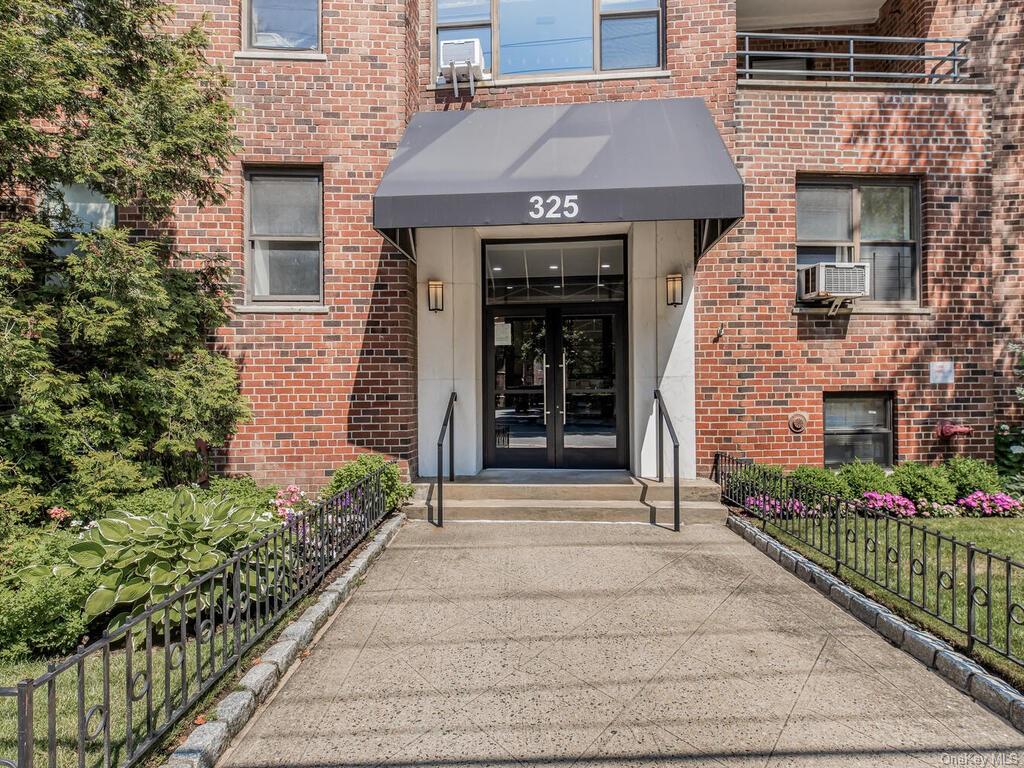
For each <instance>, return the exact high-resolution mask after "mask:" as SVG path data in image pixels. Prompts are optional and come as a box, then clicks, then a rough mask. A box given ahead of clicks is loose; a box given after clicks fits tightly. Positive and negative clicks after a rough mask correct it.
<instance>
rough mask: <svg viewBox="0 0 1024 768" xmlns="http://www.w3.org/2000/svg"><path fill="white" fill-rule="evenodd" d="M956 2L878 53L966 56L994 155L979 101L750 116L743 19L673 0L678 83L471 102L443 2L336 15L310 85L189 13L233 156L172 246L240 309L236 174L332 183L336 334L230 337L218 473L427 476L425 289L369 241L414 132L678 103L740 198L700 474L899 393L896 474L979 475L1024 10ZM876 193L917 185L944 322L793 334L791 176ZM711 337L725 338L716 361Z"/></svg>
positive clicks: (704, 395)
mask: <svg viewBox="0 0 1024 768" xmlns="http://www.w3.org/2000/svg"><path fill="white" fill-rule="evenodd" d="M945 3H953V0H918V1H917V2H914V0H890V2H889V3H887V5H886V6H885V8H884V9H883V14H882V20H881V21H880V23H879V26H878V31H880V32H884V33H885V34H915V35H918V34H920V35H926V34H930V35H952V34H970V35H972V36H973V37H974V38H975V42H974V43H972V46H974V49H973V52H974V54H975V55H976V56H977V61H978V64H977V69H978V71H979V73H981V74H986V75H987V76H989V77H991V80H992V82H993V85H994V86H995V94H994V97H993V98H994V101H993V103H992V105H991V106H992V109H991V112H992V118H991V119H992V123H991V133H992V135H991V136H990V135H989V131H990V126H989V124H988V122H987V121H988V119H989V109H990V104H989V102H988V100H987V99H986V97H984V96H981V95H978V94H975V93H960V94H950V93H923V92H909V91H907V92H902V93H897V92H885V91H877V90H876V91H869V90H861V91H842V90H812V91H808V90H799V89H792V90H788V91H787V90H781V91H780V90H772V89H768V88H763V87H756V88H743V89H741V90H740V91H739V93H738V95H737V88H736V83H735V75H734V66H735V62H734V46H735V5H734V3H733V2H722V1H720V0H719V1H713V2H701V1H700V0H668V2H667V4H666V21H667V34H666V36H667V50H666V59H667V61H666V67H667V69H668V70H670V72H671V74H670V75H669V76H665V77H657V78H649V79H648V78H643V79H641V78H634V79H623V80H606V81H590V82H576V83H562V84H550V83H549V84H543V85H540V84H534V85H525V84H524V85H516V86H503V87H485V88H481V89H480V90H479V91H478V93H477V96H476V98H475V99H469V98H468V97H466V96H465V95H464V96H463V97H462V98H460V99H458V100H455V99H453V98H452V96H451V94H450V91H447V90H434V89H432V88H431V85H432V84H433V80H434V73H433V72H432V71H431V68H430V42H431V37H432V24H431V19H432V13H433V10H432V6H433V2H432V0H384V1H383V2H380V3H375V4H372V5H371V4H365V3H357V2H352V1H340V0H324V3H323V8H324V14H323V17H324V21H323V42H324V52H325V54H326V57H327V61H303V62H293V61H287V62H286V61H273V60H257V61H252V60H241V59H236V58H235V57H234V53H235V51H237V50H239V49H240V47H241V46H240V30H241V20H240V17H239V8H240V6H241V3H240V2H239V0H232V2H220V0H217V2H214V0H205V1H204V0H190V1H189V2H185V3H183V4H181V6H180V10H181V13H180V19H181V20H182V21H193V22H196V21H198V20H199V19H200V17H201V15H202V14H203V13H209V14H211V16H210V20H209V21H208V22H207V23H206V26H207V28H208V29H209V30H210V32H211V34H212V36H213V40H214V53H213V58H214V59H215V60H216V61H218V62H219V63H221V64H223V65H224V67H225V68H226V70H227V72H228V74H229V75H230V77H231V78H232V79H233V81H234V87H233V92H234V98H235V103H236V105H237V107H238V109H239V116H238V132H239V136H240V139H241V142H242V147H241V150H240V153H239V157H238V159H237V161H236V162H235V164H234V165H233V167H232V169H231V172H230V174H229V176H228V179H227V181H228V185H229V191H228V199H227V201H226V203H225V204H224V205H223V206H220V207H218V208H215V209H210V210H206V211H201V212H200V211H196V210H195V209H194V208H190V207H188V206H185V205H183V206H182V207H181V208H180V210H179V212H178V215H177V216H176V219H175V221H174V222H173V224H172V228H173V232H174V234H175V237H176V242H177V245H178V247H179V248H181V249H187V250H189V251H192V252H194V253H197V254H200V255H201V254H205V253H217V254H221V255H224V256H226V257H227V258H228V259H229V260H230V262H231V263H232V265H233V267H234V282H235V286H236V288H237V289H238V290H239V291H240V289H241V281H242V264H243V258H244V250H243V249H244V245H245V244H244V242H243V236H244V229H243V199H242V184H241V180H242V169H243V164H258V163H289V164H291V163H309V164H315V165H320V166H322V167H323V171H324V190H325V269H326V288H325V291H326V294H325V295H326V304H327V307H328V312H327V313H325V314H311V315H301V314H289V313H276V314H239V315H237V316H236V317H235V319H234V320H233V321H232V322H231V323H229V325H228V326H227V327H226V328H225V329H223V331H222V333H220V334H218V337H217V338H216V339H215V340H214V341H215V343H216V344H218V345H219V346H220V347H221V348H223V349H225V350H226V351H227V352H228V353H229V354H231V355H232V356H233V357H234V358H235V359H237V360H238V361H239V363H240V366H241V371H242V380H243V388H244V391H245V392H246V394H247V395H248V396H249V398H250V400H251V402H252V404H253V410H254V418H253V420H252V422H251V423H249V424H247V425H245V426H243V427H242V429H241V430H240V431H239V434H238V436H237V437H236V439H235V440H234V441H233V442H232V444H231V446H230V449H229V450H228V451H227V452H226V453H225V454H224V455H223V456H222V457H221V463H222V467H223V468H224V469H226V470H228V471H232V472H250V473H253V474H255V475H256V476H257V477H258V478H260V479H264V480H268V481H269V480H274V481H285V480H288V481H291V480H298V481H299V482H300V483H301V484H303V485H305V486H307V487H316V486H319V485H321V484H322V483H323V482H324V481H325V479H326V477H327V475H328V474H329V473H330V471H331V470H332V469H333V468H334V467H336V466H337V465H338V464H339V463H341V462H342V461H344V460H346V459H347V458H350V457H351V456H352V455H353V454H354V453H356V452H357V451H361V450H367V449H369V450H380V451H384V452H387V453H392V454H393V455H395V456H397V457H398V458H399V459H400V460H401V461H402V463H403V466H404V467H405V468H406V469H407V470H409V471H412V472H414V471H415V466H416V434H415V430H416V371H415V360H416V354H415V346H416V341H415V336H416V332H415V300H416V299H415V290H414V274H415V269H414V267H413V266H412V265H410V264H409V263H408V262H407V261H405V260H404V258H403V257H401V256H399V255H398V254H397V253H395V252H394V250H393V249H391V248H390V247H388V246H386V245H385V244H384V243H383V241H382V240H381V239H380V237H379V236H377V235H376V233H375V232H374V231H373V229H372V227H371V214H372V193H373V191H374V189H375V187H376V184H377V181H378V180H379V178H380V175H381V173H382V172H383V170H384V168H385V167H386V165H387V162H388V161H389V160H390V157H391V155H392V153H393V151H394V148H395V147H396V145H397V142H398V140H399V138H400V136H401V133H402V129H403V127H404V125H405V121H406V119H407V118H408V116H409V115H410V114H411V113H412V112H414V111H415V110H417V109H465V108H469V107H471V106H472V105H473V104H476V105H478V106H491V107H498V106H520V105H530V104H543V103H556V102H558V103H569V102H580V101H595V100H616V99H637V98H665V97H672V96H701V97H703V98H704V99H705V100H706V101H707V103H708V105H709V108H710V109H711V111H712V113H713V114H714V115H715V118H716V120H717V122H718V125H719V127H720V129H721V131H722V132H723V134H724V135H725V137H726V141H727V143H729V144H730V147H731V149H732V150H733V152H734V155H735V156H736V158H737V160H738V162H739V164H740V166H741V169H742V172H743V174H744V176H745V178H746V182H747V184H748V192H747V195H748V197H747V200H748V217H747V220H746V221H745V222H744V223H743V225H742V226H741V227H740V228H739V229H738V230H736V231H735V232H734V233H733V234H732V235H731V236H730V237H729V238H728V240H727V242H725V243H724V244H722V245H720V246H719V247H718V248H717V249H716V250H715V251H714V252H713V253H712V254H711V255H709V256H708V257H706V258H705V259H704V260H703V262H702V263H701V265H700V267H699V268H698V277H697V279H698V302H699V304H698V307H697V309H698V312H697V323H698V327H697V339H698V342H697V345H698V349H697V351H698V370H697V377H698V420H699V423H698V442H699V445H698V449H699V460H700V463H701V465H702V468H703V469H707V467H708V465H709V463H710V459H711V456H712V454H713V451H714V450H716V449H719V448H733V449H738V450H742V451H745V452H748V453H749V454H750V455H759V456H762V457H765V458H769V457H771V458H777V457H785V458H786V459H787V460H788V461H790V462H791V463H799V462H804V461H807V462H812V463H818V462H820V461H821V455H822V434H821V396H822V392H823V391H829V390H838V389H867V388H870V389H875V388H878V389H890V390H893V391H895V392H896V394H897V421H898V423H897V429H898V450H899V455H900V458H904V459H907V458H921V459H930V458H935V457H937V456H939V455H941V454H942V453H943V452H945V451H946V450H948V447H947V446H945V445H943V444H941V443H940V442H939V441H937V440H936V439H935V438H934V436H933V430H934V428H935V424H936V422H937V420H938V418H940V417H941V418H946V417H956V418H959V419H962V420H963V421H964V422H965V423H968V424H970V425H972V426H974V427H975V428H976V433H975V435H974V436H972V437H971V438H970V439H968V440H966V441H965V442H964V444H963V445H964V447H965V448H966V450H968V451H970V452H972V453H977V454H979V455H985V454H986V453H987V452H988V451H989V445H990V440H989V429H990V427H991V424H992V412H993V411H992V409H993V405H995V407H996V413H997V414H1003V413H1009V408H1010V405H1009V403H1010V379H1009V376H1008V375H1007V374H1008V368H1007V367H1006V365H1005V364H1004V362H1003V359H1004V357H1005V355H1004V353H1003V350H1004V349H1005V342H1006V341H1007V340H1008V339H1009V338H1010V337H1012V336H1019V335H1021V328H1022V326H1024V305H1022V303H1021V302H1022V300H1021V295H1022V293H1024V290H1022V289H1024V284H1022V283H1024V276H1022V270H1021V269H1020V266H1019V262H1020V256H1019V252H1018V250H1017V249H1018V248H1019V242H1020V231H1021V227H1022V222H1021V213H1020V205H1021V202H1020V201H1021V199H1022V197H1021V194H1022V193H1021V178H1022V170H1024V169H1021V167H1020V163H1021V160H1020V158H1021V152H1020V124H1021V119H1022V114H1024V113H1022V108H1021V106H1020V105H1021V104H1022V103H1024V99H1022V98H1021V96H1022V94H1021V93H1020V78H1019V68H1020V64H1021V34H1020V31H1021V26H1020V25H1021V10H1020V8H1019V7H1017V6H1019V4H1015V3H1014V2H1013V1H1012V0H983V2H981V3H968V2H966V0H956V3H953V4H952V5H945ZM883 26H884V30H883ZM734 105H735V106H734ZM990 163H994V167H995V168H996V173H995V176H994V177H993V176H992V175H991V174H990V167H989V164H990ZM865 171H872V172H879V173H892V174H910V175H915V176H918V177H920V179H921V182H922V194H923V199H924V206H925V210H924V218H925V241H924V263H925V267H924V269H925V274H924V283H925V288H924V295H925V302H926V304H927V305H928V306H930V307H931V308H932V310H933V311H932V314H931V315H925V316H922V315H855V316H852V317H842V318H838V319H833V320H828V319H824V318H821V317H809V316H803V315H800V316H798V315H793V314H792V296H793V269H794V259H795V247H794V242H793V241H794V239H795V211H794V203H795V180H796V176H797V174H799V173H804V172H822V173H839V172H842V173H861V172H865ZM993 185H994V187H995V192H996V198H995V200H993V199H992V193H993ZM990 221H992V222H994V224H993V226H994V227H995V230H996V234H995V237H994V239H993V238H992V235H991V232H990V224H989V222H990ZM990 241H991V247H990ZM239 303H241V298H239ZM719 323H724V324H725V326H726V334H725V336H724V337H723V338H722V339H721V340H719V341H718V342H714V341H712V338H713V336H714V332H715V330H716V329H717V328H718V325H719ZM991 326H994V327H995V336H993V334H992V330H991ZM948 358H954V359H956V360H957V363H958V370H957V384H956V386H955V387H935V386H931V385H929V384H928V383H927V381H928V362H929V361H930V360H932V359H948ZM993 368H995V371H993ZM794 411H804V412H806V413H808V414H810V416H811V419H810V427H809V430H808V433H807V434H805V435H803V436H800V437H795V436H792V435H790V434H789V432H788V430H787V428H786V418H787V416H788V415H789V414H790V413H791V412H794Z"/></svg>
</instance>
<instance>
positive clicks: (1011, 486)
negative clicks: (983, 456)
mask: <svg viewBox="0 0 1024 768" xmlns="http://www.w3.org/2000/svg"><path fill="white" fill-rule="evenodd" d="M1003 490H1004V491H1005V492H1006V493H1008V494H1009V495H1010V496H1013V497H1014V498H1015V499H1021V500H1022V501H1024V474H1020V475H1013V476H1012V477H1006V478H1003Z"/></svg>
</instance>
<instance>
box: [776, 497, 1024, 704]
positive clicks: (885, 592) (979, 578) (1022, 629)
mask: <svg viewBox="0 0 1024 768" xmlns="http://www.w3.org/2000/svg"><path fill="white" fill-rule="evenodd" d="M922 525H925V526H927V528H928V532H927V533H922V531H921V526H922ZM767 530H768V532H769V533H771V534H772V535H775V536H776V537H777V538H778V539H779V540H780V541H782V542H783V543H785V544H787V545H788V546H791V547H793V548H794V549H796V550H798V551H799V552H801V553H802V554H804V555H805V556H807V557H808V558H810V559H812V560H814V561H815V562H817V563H819V564H820V565H822V566H824V567H826V568H828V569H830V570H834V569H835V560H834V558H833V553H834V551H835V550H836V547H837V544H836V535H835V534H836V531H835V529H834V528H828V526H827V524H826V523H825V522H824V521H822V520H820V519H814V518H792V519H783V520H778V521H776V522H775V523H774V524H769V525H768V528H767ZM947 537H955V538H956V539H957V540H958V542H959V543H956V544H954V543H953V542H952V541H950V540H949V538H947ZM967 542H972V543H974V544H975V545H976V546H978V547H982V548H987V549H991V550H992V551H993V553H996V554H1002V555H1004V556H1007V557H1010V558H1012V559H1014V560H1017V561H1019V562H1021V563H1024V520H1019V519H1003V518H996V519H993V518H986V519H980V518H947V519H934V520H918V521H916V525H915V526H914V527H913V529H912V527H911V526H910V525H902V524H897V523H892V522H890V523H888V524H885V522H884V521H878V520H876V519H873V518H870V519H869V518H862V517H857V518H850V519H843V520H842V522H841V524H840V531H839V542H838V548H839V552H840V553H841V559H842V560H843V562H844V566H843V567H842V568H841V569H840V576H841V578H843V579H844V580H845V581H847V582H848V583H849V584H850V585H851V586H853V587H855V588H856V589H857V590H858V591H860V592H863V593H864V594H867V595H868V596H870V597H872V598H873V599H875V600H877V601H878V602H880V603H882V604H884V605H886V606H888V607H889V608H890V609H892V610H893V611H894V612H896V613H899V614H900V615H902V616H903V617H905V618H907V619H909V620H911V621H913V622H915V623H916V624H918V625H920V626H922V627H924V628H926V629H928V630H929V631H931V632H934V633H935V634H937V635H939V636H941V637H943V638H944V639H946V640H947V641H949V642H950V643H951V644H953V645H954V646H956V647H958V648H960V649H962V650H967V648H968V642H967V634H966V629H967V618H968V612H967V581H968V578H967V576H968V574H967V571H968V568H967V550H966V546H965V545H966V543H967ZM887 553H888V555H889V556H888V557H887ZM893 560H895V561H896V562H893ZM974 577H975V585H976V586H977V587H980V588H981V589H983V590H984V591H985V593H986V594H987V595H988V602H989V604H990V605H991V610H990V609H989V607H988V606H985V605H983V606H979V607H977V608H976V609H975V637H981V638H982V639H984V640H986V641H987V642H990V643H991V644H992V645H993V646H994V647H995V648H996V649H997V650H998V651H1002V653H1000V652H997V651H993V650H991V649H988V648H985V647H984V646H983V644H982V643H979V642H975V643H974V647H973V649H971V650H970V653H971V655H972V656H974V657H975V658H976V659H977V660H978V661H980V662H981V663H983V664H985V665H986V666H988V667H989V668H991V669H993V670H994V671H996V672H998V673H1000V674H1001V675H1003V676H1004V677H1006V678H1007V679H1009V680H1010V681H1011V682H1013V683H1014V684H1015V685H1016V686H1017V687H1019V688H1022V689H1024V666H1022V665H1020V664H1018V663H1016V662H1014V661H1013V660H1011V659H1008V658H1007V655H1006V651H1009V654H1010V655H1013V656H1016V657H1017V658H1024V609H1015V611H1014V613H1013V614H1012V615H1009V607H1010V606H1012V605H1013V604H1016V603H1020V604H1024V568H1017V567H1016V566H1011V565H1007V564H1005V563H1004V562H1002V561H998V560H989V559H988V558H986V557H984V556H982V555H981V554H976V555H975V561H974ZM950 624H952V625H953V626H950Z"/></svg>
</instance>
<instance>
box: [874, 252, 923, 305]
mask: <svg viewBox="0 0 1024 768" xmlns="http://www.w3.org/2000/svg"><path fill="white" fill-rule="evenodd" d="M860 258H861V261H865V262H867V263H868V264H870V265H871V298H873V299H875V300H876V301H914V300H916V299H917V248H915V247H914V246H897V245H862V246H861V251H860Z"/></svg>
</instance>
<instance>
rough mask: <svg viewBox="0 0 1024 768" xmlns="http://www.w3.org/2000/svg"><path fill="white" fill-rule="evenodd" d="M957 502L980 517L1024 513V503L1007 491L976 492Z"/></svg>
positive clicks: (970, 512)
mask: <svg viewBox="0 0 1024 768" xmlns="http://www.w3.org/2000/svg"><path fill="white" fill-rule="evenodd" d="M957 504H959V505H960V506H961V507H963V508H964V510H965V511H966V512H967V513H969V514H974V515H978V516H979V517H1015V516H1017V515H1020V514H1024V504H1022V503H1021V502H1020V501H1018V500H1017V499H1015V498H1013V497H1012V496H1009V495H1007V494H1005V493H985V492H984V491H975V492H974V493H972V494H970V495H969V496H966V497H965V498H962V499H960V500H959V501H958V502H957Z"/></svg>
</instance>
